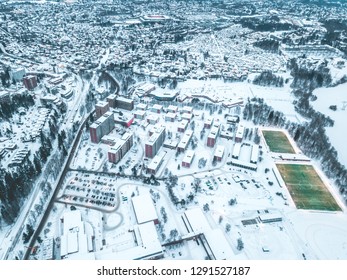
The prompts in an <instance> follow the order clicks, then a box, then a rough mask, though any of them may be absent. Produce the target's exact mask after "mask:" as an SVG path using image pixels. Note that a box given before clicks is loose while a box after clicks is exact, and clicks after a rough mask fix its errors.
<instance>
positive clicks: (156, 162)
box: [148, 152, 166, 171]
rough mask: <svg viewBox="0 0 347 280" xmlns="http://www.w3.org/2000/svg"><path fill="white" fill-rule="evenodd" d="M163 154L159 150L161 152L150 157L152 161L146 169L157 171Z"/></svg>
mask: <svg viewBox="0 0 347 280" xmlns="http://www.w3.org/2000/svg"><path fill="white" fill-rule="evenodd" d="M165 155H166V153H165V152H161V153H159V154H157V155H156V156H155V157H154V158H153V159H152V161H151V162H150V164H148V169H149V170H155V171H157V169H159V166H160V165H161V164H162V162H163V160H164V157H165Z"/></svg>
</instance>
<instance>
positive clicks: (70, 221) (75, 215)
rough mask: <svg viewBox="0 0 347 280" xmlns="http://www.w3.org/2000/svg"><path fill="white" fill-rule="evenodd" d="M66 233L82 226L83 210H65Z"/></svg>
mask: <svg viewBox="0 0 347 280" xmlns="http://www.w3.org/2000/svg"><path fill="white" fill-rule="evenodd" d="M63 219H64V233H66V232H68V231H69V230H70V229H72V228H75V227H76V226H80V225H81V223H82V216H81V212H80V211H78V210H74V211H66V212H64V216H63Z"/></svg>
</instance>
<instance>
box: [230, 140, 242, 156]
mask: <svg viewBox="0 0 347 280" xmlns="http://www.w3.org/2000/svg"><path fill="white" fill-rule="evenodd" d="M240 152H241V143H235V145H234V149H233V155H232V156H233V157H235V158H238V157H239V156H240Z"/></svg>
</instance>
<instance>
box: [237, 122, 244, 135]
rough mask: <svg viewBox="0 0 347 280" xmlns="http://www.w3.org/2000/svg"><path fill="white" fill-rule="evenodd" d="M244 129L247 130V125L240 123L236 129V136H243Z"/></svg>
mask: <svg viewBox="0 0 347 280" xmlns="http://www.w3.org/2000/svg"><path fill="white" fill-rule="evenodd" d="M244 131H245V127H244V126H243V125H239V126H238V127H237V130H236V137H237V138H242V137H243V133H244Z"/></svg>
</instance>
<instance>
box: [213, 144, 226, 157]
mask: <svg viewBox="0 0 347 280" xmlns="http://www.w3.org/2000/svg"><path fill="white" fill-rule="evenodd" d="M224 150H225V148H224V146H222V145H217V147H216V150H215V152H214V156H215V157H223V154H224Z"/></svg>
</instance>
